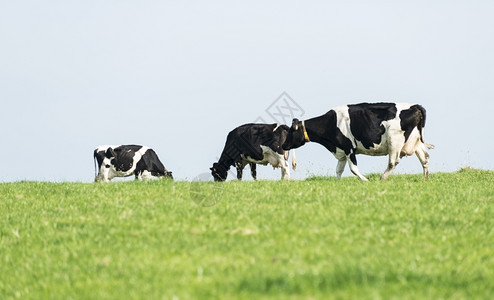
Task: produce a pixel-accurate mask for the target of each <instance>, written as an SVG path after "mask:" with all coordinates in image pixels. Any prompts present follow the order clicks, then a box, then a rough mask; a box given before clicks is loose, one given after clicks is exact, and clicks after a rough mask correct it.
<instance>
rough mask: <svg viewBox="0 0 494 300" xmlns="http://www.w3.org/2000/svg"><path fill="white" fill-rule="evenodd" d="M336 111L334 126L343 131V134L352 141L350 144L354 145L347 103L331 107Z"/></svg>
mask: <svg viewBox="0 0 494 300" xmlns="http://www.w3.org/2000/svg"><path fill="white" fill-rule="evenodd" d="M333 110H334V111H335V112H336V127H338V129H339V130H340V131H341V133H343V135H344V136H346V137H347V138H349V139H350V141H352V146H353V147H355V146H356V145H355V143H354V140H355V139H354V138H353V135H352V133H351V130H350V115H349V114H348V105H342V106H338V107H335V108H333Z"/></svg>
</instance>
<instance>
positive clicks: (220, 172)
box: [209, 163, 228, 181]
mask: <svg viewBox="0 0 494 300" xmlns="http://www.w3.org/2000/svg"><path fill="white" fill-rule="evenodd" d="M209 169H210V170H211V175H213V178H214V181H225V180H226V176H227V175H228V170H227V169H226V168H225V167H224V166H223V165H222V164H219V163H214V164H213V167H212V168H209Z"/></svg>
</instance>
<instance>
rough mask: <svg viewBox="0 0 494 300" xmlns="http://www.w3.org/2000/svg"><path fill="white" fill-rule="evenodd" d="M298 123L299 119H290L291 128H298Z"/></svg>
mask: <svg viewBox="0 0 494 300" xmlns="http://www.w3.org/2000/svg"><path fill="white" fill-rule="evenodd" d="M298 123H299V120H298V119H293V121H292V128H293V130H295V131H297V130H298Z"/></svg>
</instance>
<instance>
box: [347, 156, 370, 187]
mask: <svg viewBox="0 0 494 300" xmlns="http://www.w3.org/2000/svg"><path fill="white" fill-rule="evenodd" d="M348 165H349V166H350V170H351V171H352V173H353V174H354V175H356V176H357V177H358V178H360V179H361V180H363V181H369V179H367V178H366V177H365V176H364V175H362V174H361V173H360V171H359V170H358V168H357V158H356V157H355V154H354V153H352V154H350V155H349V156H348Z"/></svg>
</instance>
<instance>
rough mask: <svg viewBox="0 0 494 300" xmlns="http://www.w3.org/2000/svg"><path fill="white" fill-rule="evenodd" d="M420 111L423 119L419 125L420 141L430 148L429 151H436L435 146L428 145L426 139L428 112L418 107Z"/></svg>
mask: <svg viewBox="0 0 494 300" xmlns="http://www.w3.org/2000/svg"><path fill="white" fill-rule="evenodd" d="M417 107H418V109H419V110H420V114H421V115H422V117H421V118H420V123H419V131H420V141H421V142H422V143H423V144H424V145H425V146H426V147H427V148H428V149H434V145H431V144H427V143H426V142H425V138H424V128H425V117H426V112H425V108H423V107H422V106H421V105H417Z"/></svg>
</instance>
